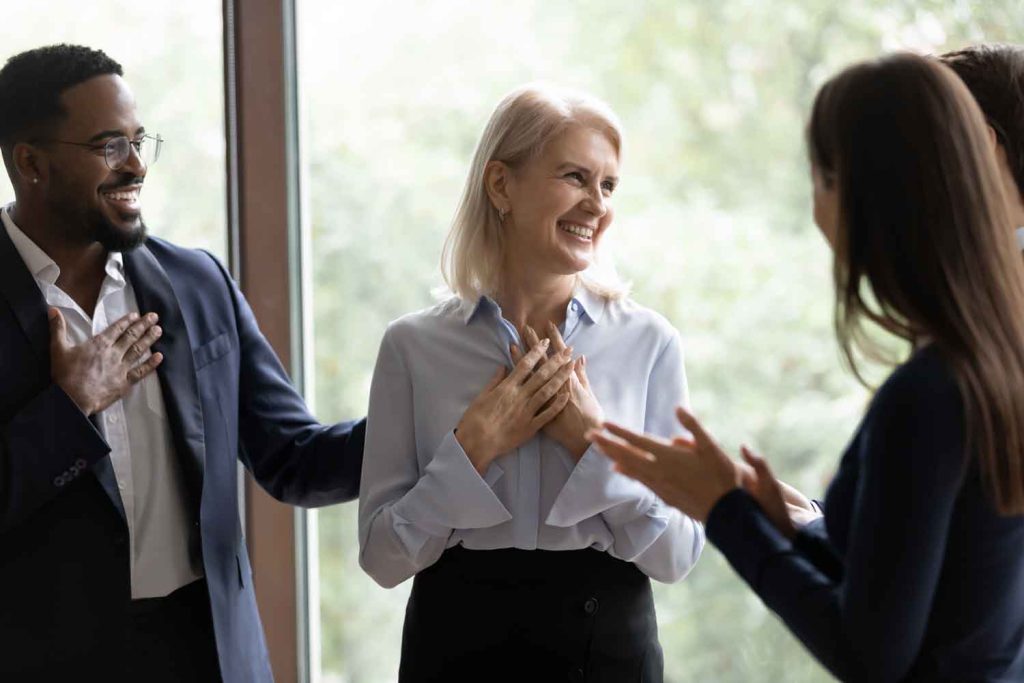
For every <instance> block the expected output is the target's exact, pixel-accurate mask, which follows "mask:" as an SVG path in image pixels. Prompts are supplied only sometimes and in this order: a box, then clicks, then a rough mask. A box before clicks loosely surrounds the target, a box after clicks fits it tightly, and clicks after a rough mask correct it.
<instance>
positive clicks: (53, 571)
mask: <svg viewBox="0 0 1024 683" xmlns="http://www.w3.org/2000/svg"><path fill="white" fill-rule="evenodd" d="M125 271H126V274H127V276H128V279H129V281H130V282H131V284H132V287H133V288H134V290H135V295H136V298H137V300H138V304H139V309H140V311H142V312H149V311H153V312H156V313H158V314H159V315H160V324H161V326H162V328H163V330H164V334H163V336H162V337H161V339H160V340H159V341H158V342H157V344H156V345H155V349H156V350H158V351H160V352H161V353H163V354H164V361H163V363H162V364H161V365H160V367H159V368H158V370H157V373H158V376H159V379H160V385H161V389H162V392H163V397H164V400H165V403H166V406H167V411H168V417H169V420H170V424H171V431H172V434H173V442H174V446H175V453H176V456H177V457H178V459H179V462H180V465H181V468H182V471H183V473H184V480H185V482H186V490H187V495H188V506H189V512H190V514H191V516H192V520H193V521H192V524H193V534H192V538H191V550H192V551H193V557H194V558H196V559H197V560H198V559H199V558H201V561H202V565H203V569H204V571H205V574H206V580H207V584H208V587H209V593H210V604H211V607H212V612H213V622H214V628H215V632H216V639H217V651H218V654H219V658H220V665H221V672H222V675H223V678H224V681H225V682H226V683H243V682H244V683H253V682H257V681H271V680H272V675H271V671H270V664H269V660H268V657H267V651H266V645H265V642H264V637H263V631H262V627H261V625H260V620H259V615H258V613H257V610H256V600H255V596H254V594H253V585H252V573H251V569H250V566H249V558H248V554H247V552H246V546H245V540H244V538H243V536H242V528H241V524H240V521H239V516H238V505H237V499H238V488H237V481H238V478H237V473H236V462H237V459H238V458H240V459H241V461H242V462H243V463H244V464H245V466H246V467H247V468H248V469H249V471H251V472H252V474H253V476H254V477H255V479H256V480H257V481H258V482H259V484H260V485H261V486H263V487H264V488H265V489H266V490H267V491H269V492H270V494H271V495H273V496H274V497H275V498H277V499H279V500H282V501H285V502H288V503H292V504H296V505H303V506H318V505H325V504H329V503H338V502H342V501H347V500H352V499H354V498H355V497H356V496H357V495H358V492H359V474H360V470H361V462H362V451H363V437H364V434H365V421H359V422H347V423H342V424H338V425H334V426H322V425H320V424H319V423H318V422H317V421H316V420H315V419H314V418H313V416H312V415H310V414H309V411H308V410H307V409H306V406H305V404H304V403H303V401H302V398H301V397H300V396H299V394H298V393H297V392H296V391H295V389H294V388H293V387H292V385H291V383H290V382H289V380H288V376H287V374H286V373H285V371H284V369H283V368H282V366H281V364H280V362H279V361H278V359H277V357H276V356H275V355H274V352H273V350H272V349H271V348H270V345H269V344H268V343H267V341H266V339H265V338H264V337H263V335H262V334H261V333H260V331H259V328H258V326H257V324H256V320H255V318H254V317H253V313H252V310H251V309H250V308H249V305H248V304H247V303H246V301H245V298H244V297H243V296H242V294H241V292H240V291H239V290H238V288H237V286H236V285H235V283H234V282H233V281H232V279H231V278H230V276H229V274H228V273H227V271H226V270H225V269H224V267H223V266H222V265H221V264H220V263H219V262H218V261H217V260H216V259H214V258H213V257H212V256H211V255H209V254H207V253H205V252H202V251H196V250H189V249H182V248H180V247H177V246H174V245H171V244H169V243H167V242H165V241H163V240H159V239H156V238H151V239H149V240H148V241H147V242H146V244H145V245H143V246H142V247H140V248H138V249H137V250H135V251H133V252H130V253H126V254H125ZM0 387H3V390H2V392H0V680H4V681H6V680H40V681H43V680H59V679H61V678H60V677H61V676H65V675H66V676H67V677H68V680H121V678H122V676H121V675H120V674H119V673H118V671H117V666H118V663H119V662H122V661H124V657H123V656H122V655H123V651H122V648H123V647H124V643H125V642H126V640H127V639H126V636H125V634H126V629H127V628H128V623H129V622H128V611H127V609H128V606H129V604H130V600H131V594H130V585H129V564H128V543H127V536H128V527H127V525H126V524H125V519H124V511H123V508H122V507H121V499H120V497H119V494H118V492H117V486H116V482H115V480H114V476H113V470H112V467H111V465H110V458H109V457H108V452H109V450H110V449H109V447H108V446H107V444H106V443H105V441H104V439H103V437H102V436H101V435H100V433H99V432H98V431H97V430H96V429H95V428H94V426H93V424H92V422H90V420H89V419H87V418H85V417H84V416H83V415H82V413H81V411H79V410H78V408H77V407H76V406H75V405H74V403H72V401H71V400H70V399H69V398H68V396H67V395H66V394H65V393H64V392H63V391H62V390H61V389H60V388H59V387H57V386H56V385H55V384H54V383H53V382H52V381H51V380H50V367H49V326H48V322H47V318H46V303H45V300H44V299H43V296H42V294H41V293H40V291H39V289H38V287H37V285H36V283H35V281H34V279H33V278H32V275H31V274H30V273H29V272H28V269H27V268H26V267H25V265H24V263H23V261H22V260H21V258H20V256H19V255H18V253H17V251H16V250H15V248H14V245H13V244H12V243H11V241H10V239H9V238H8V236H7V233H6V231H4V230H0Z"/></svg>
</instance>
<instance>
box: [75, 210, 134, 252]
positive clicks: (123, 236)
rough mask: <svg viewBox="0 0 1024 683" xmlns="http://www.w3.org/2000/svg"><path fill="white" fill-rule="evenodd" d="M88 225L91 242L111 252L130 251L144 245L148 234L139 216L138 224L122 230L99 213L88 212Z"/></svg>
mask: <svg viewBox="0 0 1024 683" xmlns="http://www.w3.org/2000/svg"><path fill="white" fill-rule="evenodd" d="M90 213H92V214H93V215H92V216H90V220H89V225H90V232H91V233H92V234H91V236H92V238H93V240H95V241H97V242H99V243H100V244H101V245H103V248H104V249H106V250H107V251H112V252H126V251H132V250H134V249H136V248H138V247H139V246H141V245H142V244H144V243H145V241H146V237H148V233H147V230H146V223H145V221H143V220H142V215H141V214H140V215H139V219H138V223H137V225H136V226H135V227H134V228H131V229H130V230H127V231H125V230H123V229H120V228H118V227H117V226H115V225H114V224H113V223H111V222H110V221H109V220H107V217H106V216H104V215H103V214H101V213H100V212H99V211H92V212H90Z"/></svg>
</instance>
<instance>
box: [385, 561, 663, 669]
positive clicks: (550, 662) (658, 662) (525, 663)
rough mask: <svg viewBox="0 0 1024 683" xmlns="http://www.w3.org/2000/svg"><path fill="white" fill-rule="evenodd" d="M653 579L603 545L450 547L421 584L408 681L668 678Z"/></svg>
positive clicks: (414, 602)
mask: <svg viewBox="0 0 1024 683" xmlns="http://www.w3.org/2000/svg"><path fill="white" fill-rule="evenodd" d="M663 669H664V664H663V658H662V652H661V646H660V645H659V644H658V626H657V622H656V620H655V614H654V598H653V596H652V594H651V583H650V580H649V579H648V578H647V576H645V575H644V574H643V573H642V572H640V570H639V569H637V568H636V566H635V565H633V564H632V563H629V562H623V561H622V560H617V559H615V558H613V557H612V556H611V555H608V554H607V553H603V552H600V551H597V550H572V551H547V550H514V549H507V550H465V549H464V548H462V547H461V546H457V547H454V548H449V549H448V550H446V551H445V553H444V554H443V555H442V556H441V558H440V559H439V560H438V561H437V562H436V563H435V564H434V565H432V566H431V567H428V568H427V569H424V570H423V571H421V572H420V573H419V574H417V575H416V578H415V579H414V580H413V586H412V594H411V595H410V596H409V604H408V606H407V607H406V612H405V627H404V630H403V633H402V662H401V666H400V669H399V675H398V680H399V681H400V683H421V682H422V683H426V682H428V681H429V682H431V683H433V682H439V681H443V682H445V683H448V682H457V681H486V682H488V683H490V682H492V681H494V682H497V681H517V682H519V681H524V682H530V683H533V682H543V681H560V682H561V681H587V682H588V683H606V682H607V683H633V682H637V683H662V677H663Z"/></svg>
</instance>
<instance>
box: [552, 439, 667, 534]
mask: <svg viewBox="0 0 1024 683" xmlns="http://www.w3.org/2000/svg"><path fill="white" fill-rule="evenodd" d="M657 500H658V499H657V496H655V495H654V493H652V492H651V490H650V489H648V488H647V487H646V486H644V485H643V484H640V483H639V482H636V481H634V480H632V479H629V478H628V477H625V476H623V475H622V474H619V473H618V472H615V471H614V470H613V469H612V462H611V460H609V459H608V458H606V457H605V456H604V455H603V454H602V453H601V451H600V450H598V448H597V447H596V446H593V445H592V446H590V447H589V448H588V449H587V450H586V452H584V453H583V457H582V458H580V461H579V462H578V463H576V467H575V468H574V469H573V471H572V474H570V475H569V479H568V480H567V481H566V482H565V486H563V487H562V490H561V491H560V492H559V494H558V497H557V498H556V499H555V502H554V504H553V505H552V506H551V511H550V512H549V513H548V517H547V519H546V520H545V522H544V523H545V524H547V525H548V526H554V527H571V526H576V525H577V524H579V523H580V522H582V521H583V520H585V519H589V518H590V517H595V516H597V515H599V514H602V513H604V515H605V517H606V519H607V518H608V517H609V514H610V515H611V519H609V520H608V521H610V522H611V523H613V524H618V525H626V524H628V523H629V522H630V521H631V520H635V519H638V518H642V517H644V516H645V515H646V514H647V512H648V511H649V510H650V509H651V508H652V507H653V506H654V504H655V503H656V502H657ZM662 528H664V525H663V526H662Z"/></svg>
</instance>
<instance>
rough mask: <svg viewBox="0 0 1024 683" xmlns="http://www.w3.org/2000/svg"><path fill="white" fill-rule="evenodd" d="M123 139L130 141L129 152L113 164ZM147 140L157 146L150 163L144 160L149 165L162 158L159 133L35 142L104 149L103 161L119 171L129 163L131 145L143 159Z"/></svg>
mask: <svg viewBox="0 0 1024 683" xmlns="http://www.w3.org/2000/svg"><path fill="white" fill-rule="evenodd" d="M121 140H127V141H128V146H129V147H128V152H127V153H126V154H125V155H124V159H123V160H122V161H121V162H120V163H118V164H112V163H111V162H110V159H111V156H113V155H114V154H115V153H117V149H116V147H115V145H120V144H121ZM146 140H152V141H153V144H154V145H155V148H154V150H153V158H152V160H150V161H149V162H148V163H146V162H143V163H145V164H146V166H147V167H148V166H149V165H150V164H155V163H156V162H157V159H159V158H160V149H161V148H162V147H163V145H164V139H163V138H162V137H161V136H160V135H159V134H156V135H150V134H148V133H146V134H144V135H142V136H141V137H139V138H136V139H134V140H133V139H131V138H129V137H128V136H127V135H115V136H114V137H112V138H110V139H109V140H107V141H106V142H73V141H71V140H56V139H45V140H35V141H33V142H35V143H54V142H55V143H58V144H61V145H74V146H75V147H83V148H85V149H88V150H90V151H93V152H98V151H100V150H103V162H104V163H105V164H106V165H107V168H109V169H110V170H111V171H118V170H120V169H122V168H124V165H125V164H126V163H128V159H130V158H131V147H134V148H135V154H136V155H137V156H138V157H139V159H140V160H141V159H142V143H144V142H145V141H146Z"/></svg>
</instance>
